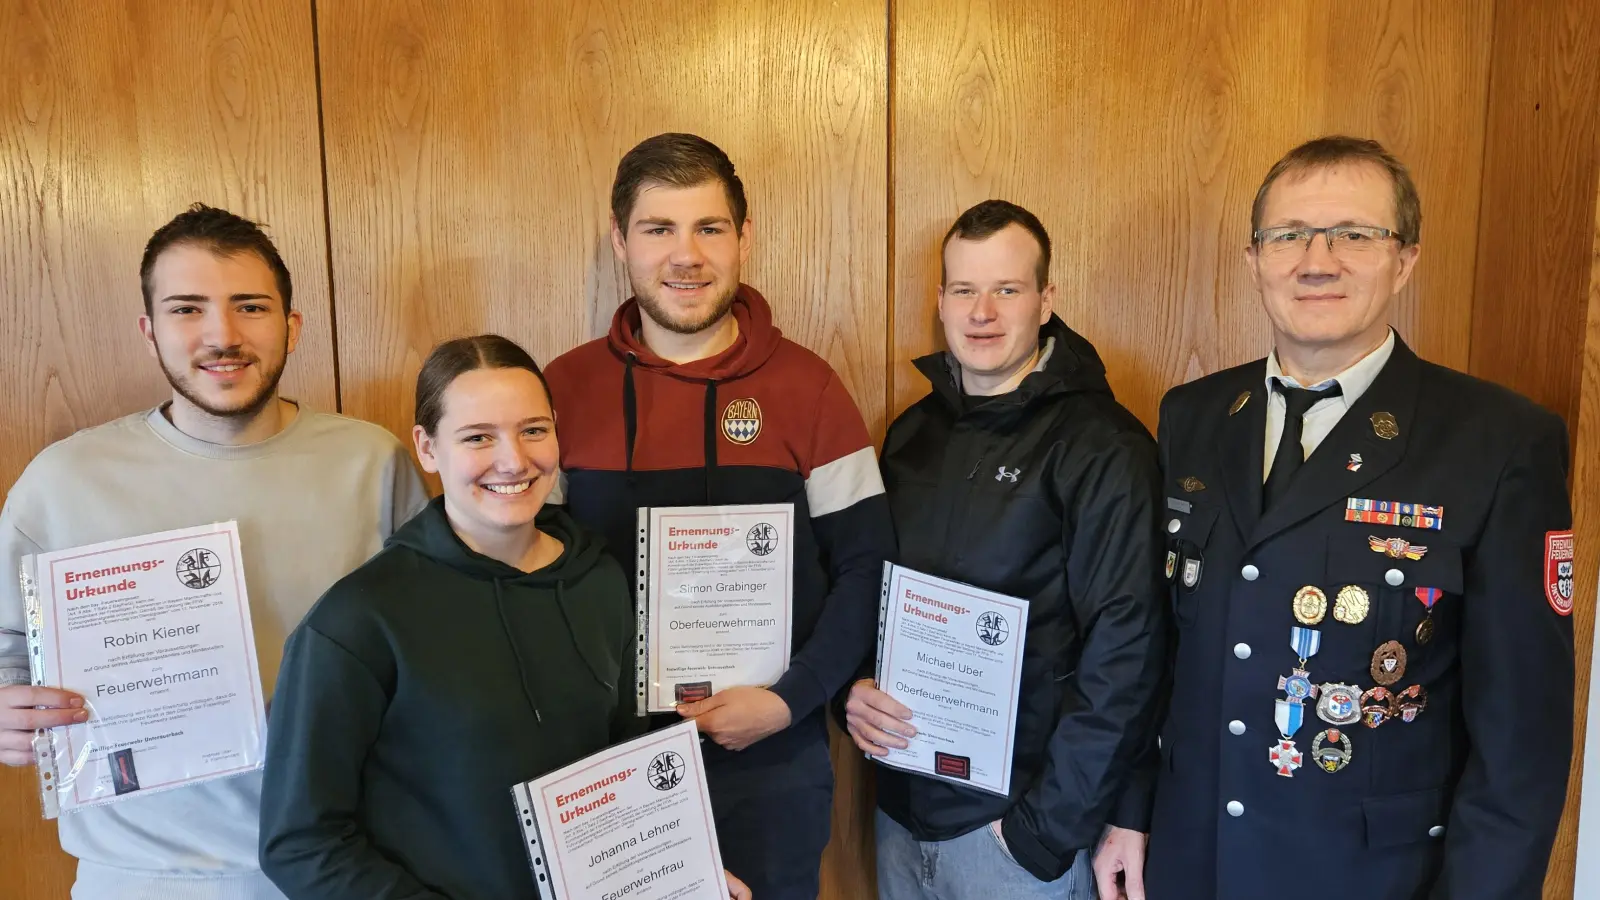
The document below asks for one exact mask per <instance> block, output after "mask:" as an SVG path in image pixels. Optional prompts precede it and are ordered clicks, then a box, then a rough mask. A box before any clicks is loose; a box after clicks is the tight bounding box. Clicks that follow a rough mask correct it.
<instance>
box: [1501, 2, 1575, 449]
mask: <svg viewBox="0 0 1600 900" xmlns="http://www.w3.org/2000/svg"><path fill="white" fill-rule="evenodd" d="M1597 97H1600V0H1501V2H1500V4H1499V11H1498V17H1497V19H1496V20H1495V32H1494V69H1493V74H1492V76H1491V78H1490V88H1489V111H1488V120H1487V129H1488V132H1487V133H1488V137H1487V141H1486V143H1485V147H1484V172H1483V189H1482V216H1481V218H1480V220H1479V225H1478V263H1477V279H1476V284H1475V286H1474V290H1473V293H1472V360H1471V371H1472V374H1474V375H1477V376H1479V377H1481V378H1488V379H1491V380H1493V381H1498V382H1500V383H1501V384H1504V385H1507V386H1509V387H1511V388H1514V389H1516V390H1517V391H1520V392H1521V393H1523V394H1526V395H1528V396H1529V397H1532V398H1533V399H1534V400H1537V401H1538V402H1540V403H1542V404H1544V405H1545V406H1547V407H1549V408H1550V409H1553V410H1555V411H1556V412H1558V413H1560V414H1561V415H1562V416H1564V417H1566V419H1567V422H1568V423H1569V425H1570V426H1572V427H1574V428H1575V427H1576V415H1577V404H1578V380H1579V371H1580V365H1581V362H1580V361H1581V358H1582V355H1583V342H1582V340H1583V322H1584V300H1585V297H1586V294H1587V291H1588V283H1589V267H1588V265H1587V260H1588V255H1589V247H1590V245H1589V235H1590V230H1591V229H1592V227H1593V222H1592V221H1591V214H1592V213H1593V203H1592V201H1593V199H1594V192H1595V184H1596V179H1597V178H1600V166H1597V156H1596V154H1597V153H1600V144H1597V143H1596V137H1597V135H1600V106H1597V99H1596V98H1597Z"/></svg>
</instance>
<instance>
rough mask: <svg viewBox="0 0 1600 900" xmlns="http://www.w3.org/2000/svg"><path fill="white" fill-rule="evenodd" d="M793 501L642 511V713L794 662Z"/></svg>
mask: <svg viewBox="0 0 1600 900" xmlns="http://www.w3.org/2000/svg"><path fill="white" fill-rule="evenodd" d="M793 559H794V506H793V504H789V503H782V504H775V505H771V506H753V505H750V506H678V507H662V508H657V509H641V510H639V641H640V649H641V650H643V651H644V653H643V659H642V662H643V663H644V668H645V671H644V672H643V673H641V674H642V675H643V677H641V678H640V679H639V691H640V695H639V702H640V706H639V709H640V712H641V713H644V712H668V711H670V710H672V709H673V708H674V707H675V705H676V704H677V703H680V702H682V703H688V702H692V701H695V700H704V699H705V698H707V697H709V696H711V695H712V694H713V693H715V692H717V691H720V690H722V689H723V688H726V687H734V686H738V685H755V686H763V687H764V686H766V685H770V684H772V683H773V682H775V681H777V680H778V678H779V676H781V675H782V674H783V673H784V671H785V670H787V669H788V668H789V640H790V632H791V629H792V626H793V619H794V616H793V596H792V595H793V590H792V584H793V578H794V575H793V572H794V570H793V565H792V561H793Z"/></svg>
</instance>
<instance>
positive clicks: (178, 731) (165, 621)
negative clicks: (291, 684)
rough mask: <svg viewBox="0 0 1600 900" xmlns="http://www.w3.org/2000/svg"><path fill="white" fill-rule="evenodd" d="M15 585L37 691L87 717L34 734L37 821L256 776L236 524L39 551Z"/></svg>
mask: <svg viewBox="0 0 1600 900" xmlns="http://www.w3.org/2000/svg"><path fill="white" fill-rule="evenodd" d="M21 576H22V593H23V597H24V599H25V601H26V603H27V615H28V656H29V664H30V668H31V670H32V676H33V683H34V684H36V685H43V686H47V687H53V688H62V689H65V690H69V691H74V692H76V693H78V694H82V695H83V699H84V706H85V708H86V709H88V711H89V721H87V722H85V723H83V724H81V725H68V726H64V727H61V728H53V729H48V730H45V731H41V732H39V733H38V735H37V736H36V737H35V738H34V759H35V761H36V762H37V763H38V768H39V782H40V784H39V788H40V797H41V798H42V799H43V802H44V811H45V817H46V818H55V817H56V816H57V815H59V814H60V813H62V812H71V811H73V810H75V809H78V808H81V807H88V806H96V805H99V804H102V803H110V802H112V801H114V800H119V799H122V798H124V797H128V796H130V795H139V794H148V793H150V792H152V791H160V790H165V789H168V788H175V787H181V786H183V785H187V784H193V783H195V782H198V781H205V780H208V779H212V778H220V777H223V776H226V775H236V774H239V773H241V772H247V771H250V770H253V769H258V768H260V767H261V759H262V751H263V746H262V745H263V738H264V736H265V734H266V715H265V710H264V708H263V705H262V699H261V672H260V670H259V668H257V665H256V643H255V635H254V633H253V631H252V629H251V626H250V603H249V599H248V598H247V596H246V594H245V585H244V566H243V562H242V557H241V555H240V551H239V529H238V525H237V524H236V523H234V522H226V523H223V524H219V525H204V526H200V527H197V528H184V529H179V530H176V531H164V532H160V533H157V534H147V535H143V536H140V537H134V538H128V539H125V540H118V541H108V542H106V543H103V544H94V545H91V546H86V547H77V548H74V549H71V550H60V551H56V552H52V553H41V554H38V555H36V556H29V557H25V558H24V559H23V563H22V573H21Z"/></svg>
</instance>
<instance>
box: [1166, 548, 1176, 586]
mask: <svg viewBox="0 0 1600 900" xmlns="http://www.w3.org/2000/svg"><path fill="white" fill-rule="evenodd" d="M1176 571H1178V552H1177V551H1176V550H1168V551H1167V580H1168V581H1171V580H1172V575H1173V573H1174V572H1176Z"/></svg>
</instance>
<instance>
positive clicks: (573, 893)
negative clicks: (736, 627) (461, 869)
mask: <svg viewBox="0 0 1600 900" xmlns="http://www.w3.org/2000/svg"><path fill="white" fill-rule="evenodd" d="M705 775H706V773H705V764H704V763H703V762H702V760H701V757H700V734H699V730H698V729H697V728H696V727H695V723H694V720H693V719H688V720H686V721H684V722H682V723H680V724H678V725H673V726H672V727H670V728H663V729H660V730H658V731H652V732H650V733H649V734H646V735H644V736H642V737H638V738H634V739H633V740H631V741H627V742H625V743H622V744H618V745H616V746H615V747H610V748H607V749H605V750H602V751H600V752H599V753H596V754H594V755H592V756H588V757H585V758H583V759H581V760H579V761H577V762H575V763H573V764H572V765H570V766H566V767H565V768H561V769H557V770H556V771H554V772H551V773H550V774H548V775H544V776H542V777H539V778H536V779H534V780H533V781H530V782H527V783H525V784H519V785H516V786H515V787H514V788H512V794H513V796H514V798H515V800H516V804H517V810H516V811H517V813H518V818H519V819H521V825H522V834H523V837H524V839H525V840H526V842H527V846H528V860H529V863H530V864H531V865H532V867H533V878H534V882H535V884H537V885H538V888H539V896H540V898H541V900H727V898H728V890H727V886H726V884H725V882H724V881H723V876H722V852H721V850H720V849H719V848H718V846H717V832H716V827H715V826H714V825H713V823H712V818H711V795H710V793H709V792H708V791H707V789H706V777H705Z"/></svg>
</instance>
